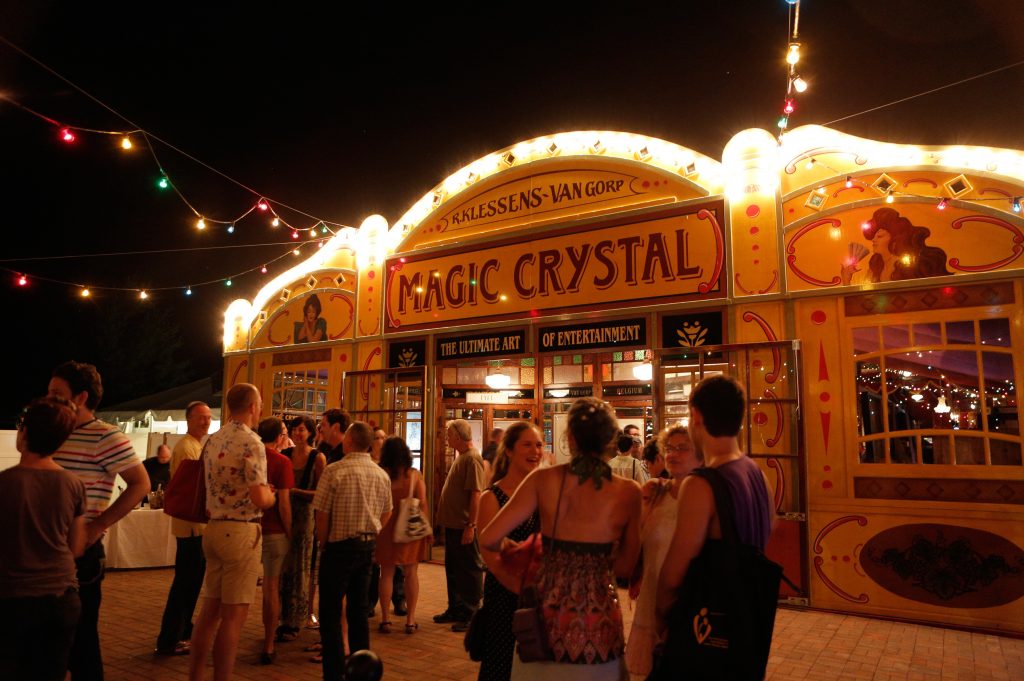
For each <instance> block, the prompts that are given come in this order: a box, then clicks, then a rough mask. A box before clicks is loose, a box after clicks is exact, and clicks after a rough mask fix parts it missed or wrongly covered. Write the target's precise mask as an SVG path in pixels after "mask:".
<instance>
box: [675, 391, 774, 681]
mask: <svg viewBox="0 0 1024 681" xmlns="http://www.w3.org/2000/svg"><path fill="white" fill-rule="evenodd" d="M745 411H746V400H745V398H744V394H743V388H742V387H741V386H740V384H739V383H738V382H737V381H736V380H735V379H733V378H728V377H725V376H713V377H709V378H705V379H704V380H702V381H701V382H700V383H699V384H698V385H697V387H696V388H694V390H693V393H692V395H691V396H690V423H689V431H690V438H691V440H693V444H694V446H695V447H696V448H697V453H698V455H699V456H702V457H703V461H704V466H705V468H710V469H714V471H713V472H712V473H711V474H709V475H701V473H703V471H700V470H697V471H694V472H693V473H691V474H690V475H689V476H688V477H687V478H686V479H685V480H683V484H682V486H681V488H680V491H679V501H678V504H679V512H678V516H677V521H676V530H675V534H674V536H673V538H672V543H671V544H670V545H669V549H668V554H667V556H666V558H665V563H664V567H663V568H662V570H661V576H660V579H659V580H658V599H657V603H658V628H659V630H660V631H662V632H664V631H665V630H666V629H668V628H670V626H671V627H677V628H678V629H679V630H678V631H676V630H670V631H669V632H668V636H669V639H668V645H667V646H666V655H674V654H675V655H677V654H679V650H680V649H681V648H683V646H681V645H678V642H679V641H684V642H689V643H693V641H692V639H693V638H694V637H696V639H697V642H696V648H695V649H699V648H700V646H701V645H702V644H705V641H706V639H707V638H708V637H711V636H717V635H719V634H720V633H721V632H718V631H715V630H713V627H712V620H713V618H714V616H715V615H716V614H717V613H716V612H709V608H703V609H698V610H697V612H696V613H695V614H693V616H692V617H691V615H690V614H687V615H686V619H685V621H683V620H682V618H680V617H679V616H678V615H676V616H675V617H674V618H672V622H671V625H670V624H669V623H668V619H669V613H670V611H671V610H672V606H673V605H674V604H675V602H676V599H677V598H680V597H681V596H680V587H683V591H684V594H683V597H685V596H686V595H687V594H686V593H685V592H686V591H687V589H686V587H689V586H691V583H689V582H688V583H687V584H686V585H685V586H684V580H685V579H686V577H687V573H688V571H689V570H690V568H691V566H693V567H695V568H696V566H697V563H696V562H695V561H696V559H698V557H701V558H703V556H702V555H701V554H702V551H703V550H704V548H705V544H706V543H709V542H712V541H715V540H719V541H718V543H717V545H716V546H715V547H714V548H715V549H717V548H719V546H720V545H721V544H723V543H730V542H722V541H720V540H722V539H723V523H721V522H720V514H719V511H718V509H717V508H716V502H715V496H716V494H715V492H714V491H713V484H712V482H711V480H709V477H711V478H715V479H716V483H715V484H718V485H721V486H722V487H723V488H724V489H721V491H722V492H724V491H725V490H726V489H727V490H728V495H727V496H728V497H730V498H731V502H732V503H731V511H732V513H730V514H728V515H731V516H732V518H726V523H725V525H726V527H728V526H729V525H733V524H734V525H735V537H734V539H735V544H738V545H739V546H741V547H753V549H749V550H748V554H749V553H753V554H757V555H760V554H761V553H763V552H764V549H765V546H766V545H767V544H768V537H769V535H771V531H772V521H773V518H774V515H775V513H774V508H773V505H772V497H771V494H770V493H769V488H768V481H767V479H766V478H765V476H764V473H762V472H761V469H760V468H758V466H757V464H756V463H754V461H753V460H751V459H750V458H749V457H748V456H747V455H746V454H745V453H744V452H743V450H742V449H740V443H739V432H740V427H741V426H742V424H743V416H744V413H745ZM722 483H724V485H723V484H722ZM723 508H725V509H726V511H728V510H729V507H728V506H725V507H723ZM729 536H730V537H732V533H731V532H729ZM730 544H731V543H730ZM748 554H743V553H738V552H736V551H733V552H732V553H730V554H728V555H730V556H732V557H734V558H735V557H736V556H738V555H744V556H745V555H748ZM761 557H762V558H763V556H761ZM765 560H766V559H765ZM727 562H733V563H735V562H736V561H735V560H733V561H727ZM748 562H749V561H748ZM701 567H703V564H701ZM776 567H777V566H776ZM727 568H728V572H724V571H721V570H720V571H719V574H720V575H721V574H739V572H738V570H739V569H740V568H739V566H736V565H732V564H728V565H727ZM778 574H779V575H781V568H779V570H778ZM769 581H770V580H769ZM749 586H750V585H749V584H746V583H744V584H732V585H731V589H732V591H733V592H734V593H735V594H741V593H742V594H743V595H742V596H741V597H740V598H745V599H748V600H752V599H753V598H754V597H756V596H763V595H764V594H761V593H755V592H753V591H751V592H750V593H749V594H748V593H747V589H748V587H749ZM769 590H770V587H769ZM777 598H778V577H776V578H775V594H774V595H772V594H770V593H769V594H768V595H767V601H768V603H769V604H770V606H771V613H770V620H768V624H767V626H768V628H769V631H767V632H754V633H759V634H764V635H766V636H767V640H768V641H769V643H770V640H771V631H770V627H771V622H774V613H775V610H774V604H775V600H776V599H777ZM726 600H728V599H726ZM683 602H684V604H685V603H686V601H685V598H684V599H683ZM673 614H674V615H675V614H676V613H673ZM727 614H728V616H729V617H730V620H729V621H730V623H731V624H733V625H735V626H733V628H732V631H731V632H726V633H725V634H723V636H725V637H727V638H725V639H723V640H724V641H725V644H726V645H728V646H729V648H728V650H727V651H726V655H725V657H724V660H725V661H727V662H728V664H729V666H730V668H729V669H724V668H722V669H718V670H716V673H715V676H716V678H720V679H730V680H731V679H743V680H744V681H746V680H747V679H752V678H757V677H758V676H763V673H764V669H763V667H760V671H758V670H757V669H753V668H754V667H757V665H755V664H752V663H751V662H750V661H749V660H739V659H737V658H740V657H744V655H743V654H741V653H740V652H739V650H738V649H739V648H742V646H743V645H744V644H745V643H746V641H740V640H738V639H737V638H736V637H737V635H738V631H739V629H738V627H739V626H740V625H742V626H747V627H748V628H747V629H745V630H744V633H746V632H747V631H748V630H749V629H750V628H751V627H750V626H748V625H750V621H749V619H747V620H744V621H743V622H739V617H743V616H745V615H746V613H742V612H740V613H737V612H729V613H727ZM757 626H760V621H758V622H757V623H755V624H754V625H753V628H755V629H756V627H757ZM729 636H731V637H732V638H731V639H730V638H728V637H729ZM761 640H762V641H763V637H762V638H761ZM719 647H720V648H721V646H720V645H719ZM704 652H708V651H707V650H706V649H704V651H702V652H698V653H697V656H698V657H700V658H701V659H702V660H703V659H704V656H703V653H704ZM761 652H763V653H764V662H765V663H766V662H767V650H766V649H765V650H763V651H761V650H758V654H760V653H761ZM711 655H714V653H711ZM747 657H749V656H747ZM692 671H693V672H694V673H693V674H692V675H691V674H690V672H691V669H687V675H688V677H692V678H702V675H701V674H700V673H699V672H698V671H697V670H695V669H694V670H692ZM656 678H657V677H656Z"/></svg>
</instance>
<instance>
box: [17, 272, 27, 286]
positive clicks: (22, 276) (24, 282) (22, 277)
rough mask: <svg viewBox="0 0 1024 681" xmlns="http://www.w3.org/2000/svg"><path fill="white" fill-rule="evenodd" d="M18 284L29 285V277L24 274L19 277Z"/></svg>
mask: <svg viewBox="0 0 1024 681" xmlns="http://www.w3.org/2000/svg"><path fill="white" fill-rule="evenodd" d="M18 286H28V277H26V276H25V275H24V274H22V275H21V276H19V277H18Z"/></svg>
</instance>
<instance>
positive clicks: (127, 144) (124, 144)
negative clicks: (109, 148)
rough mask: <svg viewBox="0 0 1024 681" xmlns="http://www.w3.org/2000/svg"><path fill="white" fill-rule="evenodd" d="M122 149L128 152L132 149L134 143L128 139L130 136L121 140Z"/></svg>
mask: <svg viewBox="0 0 1024 681" xmlns="http://www.w3.org/2000/svg"><path fill="white" fill-rule="evenodd" d="M121 148H122V149H124V150H125V151H128V150H129V149H131V148H132V141H131V139H130V138H129V137H128V135H125V136H124V137H122V138H121Z"/></svg>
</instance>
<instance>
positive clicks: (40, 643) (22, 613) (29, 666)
mask: <svg viewBox="0 0 1024 681" xmlns="http://www.w3.org/2000/svg"><path fill="white" fill-rule="evenodd" d="M81 613H82V604H81V601H80V600H79V598H78V591H77V590H76V589H68V590H67V591H66V592H65V593H64V594H62V595H60V596H37V597H35V598H4V599H0V679H38V680H39V681H64V676H65V674H67V670H68V654H69V653H70V652H71V642H72V641H73V640H74V638H75V629H76V627H77V626H78V618H79V616H80V615H81Z"/></svg>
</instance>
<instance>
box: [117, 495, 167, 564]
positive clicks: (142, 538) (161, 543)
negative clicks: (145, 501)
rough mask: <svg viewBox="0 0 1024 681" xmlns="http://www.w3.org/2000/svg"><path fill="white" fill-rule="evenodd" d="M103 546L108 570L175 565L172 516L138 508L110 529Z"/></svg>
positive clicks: (160, 511) (159, 511)
mask: <svg viewBox="0 0 1024 681" xmlns="http://www.w3.org/2000/svg"><path fill="white" fill-rule="evenodd" d="M103 547H104V549H105V550H106V552H107V567H108V568H147V567H164V566H167V565H174V555H175V552H176V551H177V543H176V542H175V540H174V536H173V535H172V534H171V517H170V516H169V515H167V514H166V513H164V512H163V511H162V510H153V509H150V508H137V509H135V510H133V511H132V512H131V513H129V514H128V515H126V516H125V517H123V518H121V520H119V521H118V522H116V523H114V525H113V527H111V528H110V529H109V530H107V534H106V536H105V537H104V538H103Z"/></svg>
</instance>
